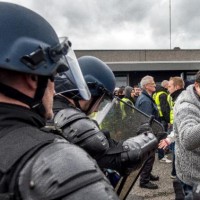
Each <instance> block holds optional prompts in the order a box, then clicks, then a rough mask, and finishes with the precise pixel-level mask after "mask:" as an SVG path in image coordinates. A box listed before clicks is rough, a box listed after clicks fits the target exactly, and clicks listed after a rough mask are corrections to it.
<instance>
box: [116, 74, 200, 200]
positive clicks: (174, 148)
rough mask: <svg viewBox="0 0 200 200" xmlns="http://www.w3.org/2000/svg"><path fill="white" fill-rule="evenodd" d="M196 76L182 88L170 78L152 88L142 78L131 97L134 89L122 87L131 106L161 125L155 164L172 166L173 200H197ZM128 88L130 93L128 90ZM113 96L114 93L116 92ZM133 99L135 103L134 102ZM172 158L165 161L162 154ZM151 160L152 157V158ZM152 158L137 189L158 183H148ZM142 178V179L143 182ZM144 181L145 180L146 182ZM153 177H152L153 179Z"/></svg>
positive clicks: (198, 93) (151, 80) (151, 81)
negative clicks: (161, 130)
mask: <svg viewBox="0 0 200 200" xmlns="http://www.w3.org/2000/svg"><path fill="white" fill-rule="evenodd" d="M199 84H200V72H197V74H196V78H195V80H194V81H191V82H189V84H187V85H186V86H185V82H184V80H183V78H182V77H178V76H175V77H170V78H169V80H163V81H162V82H161V83H160V84H157V85H156V84H155V82H154V78H153V77H152V76H148V75H147V76H145V77H143V78H142V79H141V82H140V83H139V84H138V86H137V88H138V89H137V90H138V91H140V92H139V93H137V94H136V95H135V90H134V88H135V86H134V88H133V87H130V86H126V87H124V86H122V87H120V88H119V90H118V91H120V96H119V97H120V98H122V99H123V96H122V94H123V95H124V96H125V97H126V98H129V101H130V102H132V105H133V106H135V108H137V109H139V110H141V111H142V112H144V113H146V114H148V115H149V116H152V115H153V116H154V118H155V119H156V120H157V121H159V122H160V123H161V124H162V125H163V129H164V131H165V132H166V133H167V135H166V137H165V138H164V139H162V140H160V141H159V144H158V149H157V153H158V160H159V161H160V162H163V163H172V171H171V175H170V177H171V178H172V179H173V187H174V192H175V198H176V199H191V200H192V199H199V198H200V196H199V194H200V192H199V189H198V188H199V180H200V179H199V146H200V145H199V144H200V143H199V137H198V131H199V117H198V109H199V102H200V89H199V88H200V86H199ZM127 87H128V88H129V90H131V92H130V93H131V94H132V95H129V97H128V96H127V95H125V92H124V93H123V92H122V91H126V88H127ZM130 88H131V89H130ZM116 94H117V92H116ZM135 99H136V100H135ZM169 152H170V153H171V154H172V160H169V159H168V158H167V156H166V155H165V154H167V153H169ZM154 157H155V155H154ZM154 159H155V158H153V154H152V158H151V159H149V162H147V165H146V166H145V167H144V169H143V171H142V173H141V176H140V187H142V188H148V189H157V188H158V185H156V184H154V183H151V181H158V180H159V177H157V178H154V179H151V177H152V174H151V170H152V167H153V164H154ZM144 177H145V178H144ZM146 177H148V178H146ZM153 177H155V176H153Z"/></svg>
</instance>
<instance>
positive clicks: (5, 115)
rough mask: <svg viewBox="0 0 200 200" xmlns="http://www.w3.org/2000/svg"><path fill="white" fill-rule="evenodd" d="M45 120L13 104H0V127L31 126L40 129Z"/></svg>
mask: <svg viewBox="0 0 200 200" xmlns="http://www.w3.org/2000/svg"><path fill="white" fill-rule="evenodd" d="M45 122H46V120H45V119H44V118H42V117H41V116H40V115H39V114H37V113H35V112H33V111H31V110H30V109H28V108H26V107H23V106H18V105H15V104H8V103H0V127H1V128H8V127H11V126H21V125H27V124H28V125H31V126H34V127H38V128H41V127H43V126H45Z"/></svg>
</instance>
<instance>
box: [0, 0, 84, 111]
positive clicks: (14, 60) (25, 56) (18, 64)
mask: <svg viewBox="0 0 200 200" xmlns="http://www.w3.org/2000/svg"><path fill="white" fill-rule="evenodd" d="M0 27H1V32H0V69H5V70H11V71H16V72H20V73H26V74H34V75H38V86H37V90H36V94H35V97H34V98H30V97H28V96H26V95H24V94H23V93H21V92H19V91H17V90H15V89H14V88H11V87H9V86H7V85H5V84H3V83H1V82H0V92H1V93H4V94H5V95H6V96H9V97H11V98H14V99H17V100H20V101H22V102H23V103H25V104H27V105H29V106H30V107H31V108H36V107H38V105H41V100H42V97H43V95H44V91H45V89H46V87H47V82H48V80H49V79H50V80H53V77H54V75H55V74H56V73H57V72H61V71H66V70H68V71H72V74H73V75H74V76H76V74H74V73H76V72H79V71H80V68H79V66H78V62H77V60H76V58H75V54H74V53H73V50H72V49H71V43H70V42H69V41H68V39H67V38H62V39H59V38H58V36H57V34H56V32H55V31H54V29H53V28H52V26H51V25H50V24H49V23H48V22H47V21H46V20H45V19H44V18H43V17H41V16H40V15H38V14H37V13H35V12H33V11H32V10H30V9H27V8H25V7H22V6H19V5H16V4H12V3H7V2H0ZM76 67H78V70H77V69H75V68H76ZM79 85H81V84H80V83H79Z"/></svg>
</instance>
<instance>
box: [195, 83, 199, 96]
mask: <svg viewBox="0 0 200 200" xmlns="http://www.w3.org/2000/svg"><path fill="white" fill-rule="evenodd" d="M194 87H195V90H196V92H197V94H198V95H199V96H200V84H199V83H197V82H195V83H194Z"/></svg>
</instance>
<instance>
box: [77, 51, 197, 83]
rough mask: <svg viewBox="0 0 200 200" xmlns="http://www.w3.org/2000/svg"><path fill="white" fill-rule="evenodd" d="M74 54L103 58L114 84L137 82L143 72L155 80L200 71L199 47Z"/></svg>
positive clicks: (158, 81) (188, 75)
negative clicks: (112, 74)
mask: <svg viewBox="0 0 200 200" xmlns="http://www.w3.org/2000/svg"><path fill="white" fill-rule="evenodd" d="M75 53H76V55H77V57H80V56H84V55H91V56H95V57H97V58H100V59H101V60H103V61H104V62H105V63H106V64H107V65H108V66H109V67H110V68H111V70H112V71H113V72H114V74H115V77H116V80H117V87H119V86H122V85H124V86H126V85H131V86H133V85H135V84H138V83H139V82H140V80H141V78H142V77H143V76H145V75H150V76H153V77H154V78H155V81H156V82H157V83H160V82H162V80H169V78H170V77H171V76H182V77H183V78H184V80H185V81H190V80H192V79H193V78H194V74H195V73H196V72H197V71H198V70H200V50H193V49H189V50H188V49H187V50H186V49H184V50H182V49H180V48H175V49H173V50H76V51H75Z"/></svg>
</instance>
